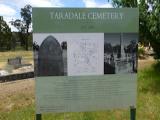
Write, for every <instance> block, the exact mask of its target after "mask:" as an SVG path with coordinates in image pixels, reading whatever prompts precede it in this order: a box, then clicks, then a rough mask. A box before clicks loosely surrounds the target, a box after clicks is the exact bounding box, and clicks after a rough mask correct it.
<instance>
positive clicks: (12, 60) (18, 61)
mask: <svg viewBox="0 0 160 120" xmlns="http://www.w3.org/2000/svg"><path fill="white" fill-rule="evenodd" d="M21 61H22V57H16V58H9V59H8V65H13V66H16V65H21Z"/></svg>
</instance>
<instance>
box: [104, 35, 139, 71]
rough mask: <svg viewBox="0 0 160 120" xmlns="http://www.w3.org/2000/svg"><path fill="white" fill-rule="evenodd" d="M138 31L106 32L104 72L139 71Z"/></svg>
mask: <svg viewBox="0 0 160 120" xmlns="http://www.w3.org/2000/svg"><path fill="white" fill-rule="evenodd" d="M137 42H138V34H137V33H105V34H104V74H117V73H135V72H137V55H136V53H137V45H138V43H137Z"/></svg>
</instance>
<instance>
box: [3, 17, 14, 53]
mask: <svg viewBox="0 0 160 120" xmlns="http://www.w3.org/2000/svg"><path fill="white" fill-rule="evenodd" d="M11 40H12V33H11V29H10V28H9V26H8V25H7V23H6V22H5V21H4V20H3V17H2V16H0V50H1V51H4V50H11V48H12V44H11V43H12V41H11Z"/></svg>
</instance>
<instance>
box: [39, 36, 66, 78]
mask: <svg viewBox="0 0 160 120" xmlns="http://www.w3.org/2000/svg"><path fill="white" fill-rule="evenodd" d="M62 75H64V67H63V57H62V48H61V46H60V44H59V42H58V41H57V40H56V39H55V38H54V37H53V36H48V37H47V38H46V39H45V40H44V41H43V42H42V44H41V46H40V48H39V52H38V76H62Z"/></svg>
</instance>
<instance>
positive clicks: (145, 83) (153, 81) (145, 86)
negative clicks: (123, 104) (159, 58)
mask: <svg viewBox="0 0 160 120" xmlns="http://www.w3.org/2000/svg"><path fill="white" fill-rule="evenodd" d="M159 74H160V62H157V63H155V64H153V65H152V67H150V68H148V69H144V70H142V71H140V72H139V74H138V80H140V81H141V82H139V83H140V85H139V90H140V92H145V93H146V92H152V93H154V94H156V93H160V87H159V86H160V75H159Z"/></svg>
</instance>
